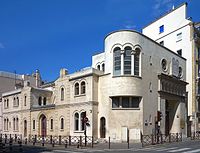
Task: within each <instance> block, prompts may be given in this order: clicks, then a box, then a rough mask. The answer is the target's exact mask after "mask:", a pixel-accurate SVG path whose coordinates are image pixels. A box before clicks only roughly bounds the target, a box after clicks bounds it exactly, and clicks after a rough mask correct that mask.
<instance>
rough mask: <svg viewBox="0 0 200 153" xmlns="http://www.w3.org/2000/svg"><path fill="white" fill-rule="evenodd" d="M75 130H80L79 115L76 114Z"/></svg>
mask: <svg viewBox="0 0 200 153" xmlns="http://www.w3.org/2000/svg"><path fill="white" fill-rule="evenodd" d="M74 130H75V131H78V130H79V114H78V113H75V114H74Z"/></svg>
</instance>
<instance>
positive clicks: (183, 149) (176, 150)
mask: <svg viewBox="0 0 200 153" xmlns="http://www.w3.org/2000/svg"><path fill="white" fill-rule="evenodd" d="M189 149H191V148H181V149H175V150H170V151H168V152H178V151H185V150H189Z"/></svg>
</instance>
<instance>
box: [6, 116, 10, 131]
mask: <svg viewBox="0 0 200 153" xmlns="http://www.w3.org/2000/svg"><path fill="white" fill-rule="evenodd" d="M8 123H9V119H8V118H7V122H6V130H7V131H8V129H9V127H8V126H9V125H8Z"/></svg>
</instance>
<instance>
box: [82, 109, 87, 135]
mask: <svg viewBox="0 0 200 153" xmlns="http://www.w3.org/2000/svg"><path fill="white" fill-rule="evenodd" d="M85 117H86V112H82V113H81V130H82V131H83V130H85V123H84V118H85Z"/></svg>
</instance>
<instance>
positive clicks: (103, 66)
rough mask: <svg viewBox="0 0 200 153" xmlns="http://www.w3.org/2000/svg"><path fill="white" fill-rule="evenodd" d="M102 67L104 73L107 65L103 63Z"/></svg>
mask: <svg viewBox="0 0 200 153" xmlns="http://www.w3.org/2000/svg"><path fill="white" fill-rule="evenodd" d="M101 66H102V71H103V72H104V71H105V64H104V63H103V64H102V65H101Z"/></svg>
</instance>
